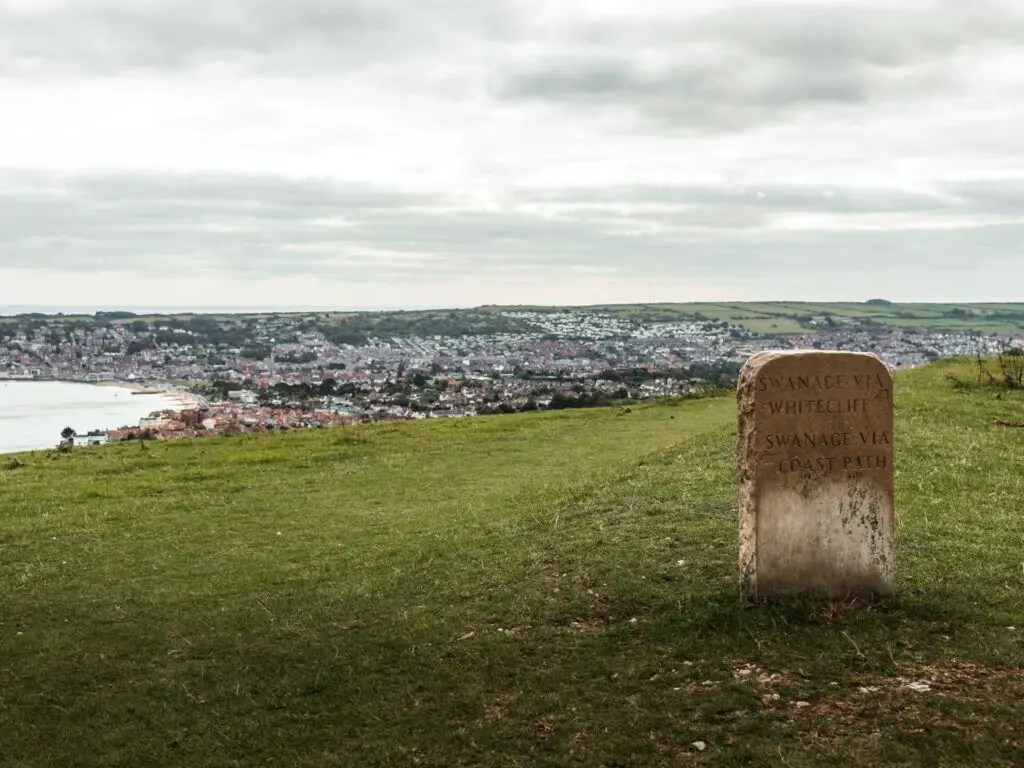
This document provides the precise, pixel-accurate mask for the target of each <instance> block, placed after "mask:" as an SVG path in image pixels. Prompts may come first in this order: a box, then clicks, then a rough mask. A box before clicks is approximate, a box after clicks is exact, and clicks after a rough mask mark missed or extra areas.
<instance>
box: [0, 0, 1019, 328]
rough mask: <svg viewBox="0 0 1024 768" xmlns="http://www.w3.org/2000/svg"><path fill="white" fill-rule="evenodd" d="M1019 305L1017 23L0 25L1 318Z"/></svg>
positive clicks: (64, 3)
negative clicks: (18, 311) (806, 304)
mask: <svg viewBox="0 0 1024 768" xmlns="http://www.w3.org/2000/svg"><path fill="white" fill-rule="evenodd" d="M1022 285H1024V4H1022V3H1020V2H1019V1H1018V0H1014V1H1013V2H1011V1H1010V0H1007V1H1006V2H995V1H992V2H990V1H988V0H971V2H965V1H964V0H948V1H946V2H942V1H938V2H923V1H922V2H899V0H877V1H873V0H850V1H848V2H832V1H831V0H796V1H794V2H791V3H780V2H747V3H738V2H727V1H726V0H686V1H685V2H683V1H682V0H624V1H621V0H614V1H613V0H557V2H544V1H542V0H537V1H536V2H534V0H0V305H12V304H19V305H26V304H36V305H39V304H46V305H89V306H106V307H115V306H125V305H131V306H141V305H156V306H162V307H168V306H181V307H185V306H232V305H239V306H282V307H284V306H323V307H327V306H333V307H338V308H358V307H400V306H406V307H418V306H473V305H478V304H484V303H545V304H569V303H572V304H578V303H596V302H608V301H622V302H626V301H694V300H742V299H753V300H763V299H806V300H864V299H868V298H873V297H885V298H890V299H894V300H906V301H944V300H974V301H983V300H990V301H1010V300H1020V299H1022V298H1024V292H1022Z"/></svg>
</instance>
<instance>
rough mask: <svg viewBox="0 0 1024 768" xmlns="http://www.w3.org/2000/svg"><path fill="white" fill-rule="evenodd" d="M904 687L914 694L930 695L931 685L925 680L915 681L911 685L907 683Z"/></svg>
mask: <svg viewBox="0 0 1024 768" xmlns="http://www.w3.org/2000/svg"><path fill="white" fill-rule="evenodd" d="M904 687H905V688H909V689H910V690H912V691H914V692H915V693H930V692H931V690H932V684H931V683H929V682H928V681H927V680H915V681H914V682H912V683H907V684H906V685H905V686H904Z"/></svg>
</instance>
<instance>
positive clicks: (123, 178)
mask: <svg viewBox="0 0 1024 768" xmlns="http://www.w3.org/2000/svg"><path fill="white" fill-rule="evenodd" d="M961 187H962V188H960V191H961V192H962V193H964V194H966V190H968V189H970V188H972V187H971V185H970V184H966V183H965V184H963V185H961ZM980 187H981V188H982V189H985V190H987V197H985V196H983V195H981V194H980V193H977V192H976V193H975V196H974V198H973V199H967V198H966V197H956V196H952V195H951V193H950V194H946V193H943V194H942V195H935V196H932V195H929V194H926V193H915V192H906V191H900V190H889V191H887V190H884V189H878V190H867V189H855V188H851V189H843V188H839V189H834V188H827V189H826V188H822V187H816V186H810V187H806V188H803V187H796V186H792V185H790V186H783V185H775V186H765V187H761V188H759V189H757V190H742V191H741V193H736V192H735V191H728V190H722V189H719V188H715V187H699V186H691V187H680V188H663V187H637V188H624V189H621V190H601V191H588V190H561V191H556V192H548V193H545V194H540V193H535V194H532V195H531V194H528V193H526V192H522V191H521V192H520V195H519V196H518V197H517V198H516V199H515V200H514V201H512V202H511V203H510V204H509V205H508V207H507V208H506V209H504V210H486V211H485V210H467V209H465V208H463V207H458V206H457V205H455V203H454V202H453V201H451V200H448V199H445V198H444V197H443V196H414V195H408V194H403V193H392V192H390V191H388V190H380V189H365V188H362V187H353V186H347V185H342V184H334V183H330V182H326V181H322V180H316V179H310V180H288V179H275V178H273V177H253V176H232V175H224V174H204V175H198V176H187V175H186V176H168V177H161V176H158V175H153V174H149V175H133V174H123V175H118V174H105V175H91V176H78V177H57V176H50V175H42V174H34V173H28V174H26V173H6V174H0V269H3V268H11V267H29V268H32V267H35V268H45V269H51V270H58V271H60V272H62V273H64V274H69V275H70V274H75V273H81V272H91V271H95V270H114V271H134V272H148V273H151V274H165V273H171V274H181V275H193V276H197V277H198V278H199V279H201V278H202V276H203V275H207V274H217V275H222V276H223V275H238V276H260V277H273V276H283V275H315V276H321V277H323V278H325V279H330V280H341V281H356V282H358V281H365V280H369V279H373V280H384V279H395V280H398V279H401V280H404V281H429V280H432V279H443V278H450V277H473V276H481V277H484V276H490V277H493V276H495V275H500V274H502V273H503V272H504V270H506V269H507V268H508V266H509V265H514V266H515V267H516V268H517V269H518V270H520V271H525V272H527V273H533V274H545V273H546V272H547V271H549V270H558V269H567V268H573V269H577V270H580V271H581V272H583V273H584V274H585V273H586V272H587V271H588V270H591V271H595V272H601V273H604V272H606V271H607V270H609V269H611V270H615V271H617V272H618V273H620V274H623V275H636V276H656V277H665V278H669V277H675V278H686V277H691V276H692V277H695V278H696V277H700V278H706V279H712V278H714V277H716V276H720V275H722V274H737V275H744V276H746V277H748V278H753V277H755V276H758V275H760V276H762V277H763V278H764V279H775V280H777V279H778V276H779V274H781V273H785V272H786V271H789V270H792V271H793V272H794V273H802V271H803V270H805V269H812V270H818V271H819V273H822V272H821V270H823V269H824V270H825V273H828V274H833V275H839V274H844V273H846V272H849V271H850V270H855V269H859V270H875V271H877V272H878V273H879V275H884V274H885V273H886V270H889V269H895V268H897V266H898V267H901V268H905V269H920V270H926V271H927V272H928V274H936V273H945V274H960V273H962V272H964V271H965V270H978V269H982V268H991V269H996V270H1004V271H1007V272H1008V273H1011V274H1012V272H1013V271H1014V270H1015V269H1017V270H1019V256H1018V255H1017V254H1018V251H1017V248H1018V243H1019V242H1020V240H1021V237H1022V236H1024V217H1019V218H1017V219H1014V220H1013V221H1011V222H1010V223H993V222H989V223H985V222H984V221H980V222H979V223H978V224H977V225H975V226H960V227H958V228H953V229H945V228H943V226H944V225H945V224H946V223H948V219H947V218H946V217H947V216H949V215H950V214H954V213H959V212H961V211H962V210H965V209H967V210H970V211H974V212H977V213H985V212H987V209H986V208H985V207H984V205H985V201H987V200H992V199H996V198H999V195H1000V193H999V192H998V188H996V187H993V186H992V185H990V184H989V185H986V184H980ZM1002 189H1003V190H1004V194H1006V195H1010V194H1018V193H1019V191H1020V189H1022V185H1021V180H1014V181H1009V182H1006V183H1005V186H1004V187H1002ZM826 192H827V193H829V194H828V195H826V194H825V193H826ZM762 195H763V196H762ZM553 201H555V206H556V209H557V212H556V213H554V214H552V213H550V212H547V213H542V212H541V209H542V208H543V207H544V206H550V205H552V203H553ZM608 205H624V206H626V208H625V210H624V211H623V212H619V213H616V214H614V215H610V214H609V213H608V212H607V211H604V212H601V211H600V210H599V209H600V208H601V207H602V206H608ZM630 206H631V207H630ZM801 211H817V212H821V213H825V214H830V215H832V216H834V217H838V219H837V220H836V221H837V222H838V225H837V228H836V229H835V230H817V231H816V230H810V231H786V230H780V229H777V228H773V226H772V217H773V216H774V215H776V214H779V213H786V212H801ZM878 212H881V213H897V214H905V215H916V216H919V217H920V220H919V221H918V224H917V227H916V228H914V229H903V228H896V227H894V228H891V229H879V230H863V229H860V228H858V226H857V222H856V221H855V220H853V219H851V220H850V223H849V224H848V225H847V226H843V225H842V222H843V221H844V220H845V219H844V218H843V217H846V216H854V217H855V216H856V214H862V213H878Z"/></svg>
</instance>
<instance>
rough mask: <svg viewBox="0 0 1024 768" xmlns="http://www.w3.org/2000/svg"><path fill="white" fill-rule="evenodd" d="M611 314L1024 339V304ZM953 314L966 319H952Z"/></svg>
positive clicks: (678, 308)
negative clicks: (846, 324) (850, 323)
mask: <svg viewBox="0 0 1024 768" xmlns="http://www.w3.org/2000/svg"><path fill="white" fill-rule="evenodd" d="M605 309H608V310H609V311H612V312H615V313H618V314H625V315H628V316H632V317H637V318H643V317H644V316H645V314H648V315H652V316H655V315H656V316H658V317H659V318H662V319H663V318H664V316H665V315H666V313H669V314H676V315H678V316H679V317H680V318H693V317H709V318H712V319H714V320H726V321H728V322H731V323H735V324H736V325H741V326H743V327H745V328H747V329H748V330H750V331H752V332H754V333H760V334H766V335H777V334H785V333H801V332H807V331H810V330H814V328H813V327H812V326H810V325H808V324H806V323H804V322H802V321H801V318H808V317H814V316H823V315H832V316H833V317H835V318H837V319H840V318H851V319H855V320H861V321H863V320H870V321H871V322H874V323H877V324H879V325H888V326H892V327H895V328H913V329H918V330H935V331H976V332H978V333H997V334H1013V333H1024V304H858V303H853V302H845V303H843V302H840V303H808V302H787V301H776V302H722V303H689V304H622V305H608V306H607V307H605ZM955 311H959V313H963V314H960V315H954V314H951V313H953V312H955Z"/></svg>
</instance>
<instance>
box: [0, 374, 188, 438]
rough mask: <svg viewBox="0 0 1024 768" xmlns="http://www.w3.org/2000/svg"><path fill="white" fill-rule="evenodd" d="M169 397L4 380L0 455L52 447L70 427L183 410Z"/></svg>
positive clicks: (134, 421)
mask: <svg viewBox="0 0 1024 768" xmlns="http://www.w3.org/2000/svg"><path fill="white" fill-rule="evenodd" d="M180 408H181V406H180V404H179V403H178V402H177V401H176V400H174V399H173V398H171V397H168V396H166V395H136V394H132V392H131V390H130V389H127V388H122V387H110V386H97V385H94V384H73V383H69V382H57V381H3V380H0V453H15V452H19V451H33V450H39V449H42V448H53V447H55V446H56V445H57V443H59V442H60V433H61V430H63V429H64V428H65V427H71V428H72V429H74V430H75V431H76V432H78V433H79V434H84V433H86V432H89V431H90V430H94V429H99V430H107V429H116V428H118V427H128V426H131V427H135V426H138V424H139V419H142V418H145V417H146V416H148V415H149V414H150V413H152V412H154V411H163V410H180Z"/></svg>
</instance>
